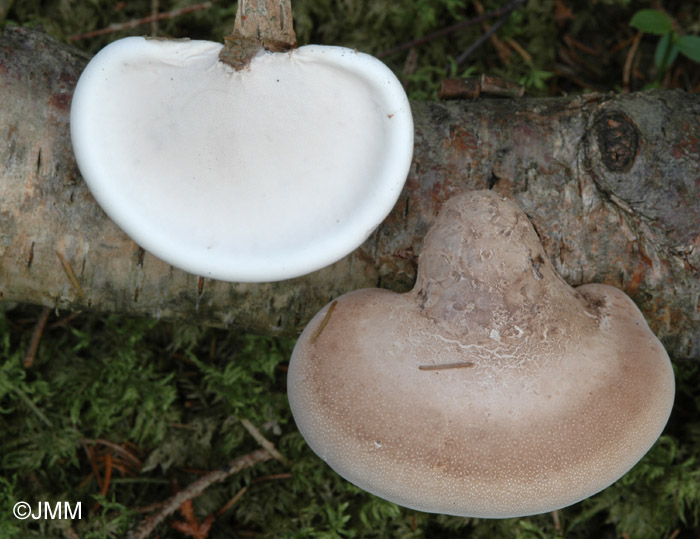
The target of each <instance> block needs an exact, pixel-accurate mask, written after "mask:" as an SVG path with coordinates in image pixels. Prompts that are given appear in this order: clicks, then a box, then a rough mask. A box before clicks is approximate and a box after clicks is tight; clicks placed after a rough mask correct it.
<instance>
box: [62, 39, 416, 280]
mask: <svg viewBox="0 0 700 539" xmlns="http://www.w3.org/2000/svg"><path fill="white" fill-rule="evenodd" d="M221 49H222V45H220V44H218V43H213V42H208V41H168V40H149V39H144V38H140V37H130V38H126V39H122V40H119V41H117V42H115V43H112V44H111V45H109V46H107V47H106V48H104V49H103V50H102V51H100V52H99V53H98V54H97V55H96V56H95V57H94V58H93V59H92V61H91V62H90V63H89V64H88V66H87V67H86V69H85V71H84V72H83V74H82V76H81V77H80V80H79V81H78V84H77V87H76V90H75V94H74V97H73V103H72V109H71V136H72V141H73V148H74V151H75V156H76V159H77V162H78V166H79V167H80V171H81V172H82V174H83V177H84V178H85V181H86V182H87V183H88V185H89V187H90V190H91V191H92V193H93V195H94V196H95V199H96V200H97V202H98V203H99V204H100V205H101V206H102V207H103V209H104V210H105V211H106V213H107V214H108V215H109V216H110V217H111V218H112V219H113V220H114V221H115V222H116V223H117V224H118V225H119V226H120V227H121V228H122V229H123V230H124V231H125V232H126V233H127V234H128V235H129V236H131V237H132V238H133V239H134V240H135V241H136V242H137V243H138V244H140V245H141V247H143V248H145V249H146V250H148V251H149V252H151V253H152V254H154V255H156V256H157V257H159V258H161V259H163V260H165V261H166V262H168V263H170V264H172V265H174V266H177V267H179V268H181V269H184V270H186V271H189V272H191V273H195V274H198V275H201V276H205V277H212V278H216V279H222V280H229V281H251V282H261V281H274V280H280V279H286V278H290V277H295V276H298V275H302V274H305V273H308V272H311V271H314V270H316V269H319V268H321V267H323V266H326V265H328V264H330V263H332V262H335V261H336V260H338V259H340V258H342V257H343V256H345V255H346V254H348V253H349V252H351V251H352V250H354V249H355V248H356V247H357V246H359V245H360V244H361V243H362V242H363V241H364V240H365V239H366V238H367V236H369V234H370V233H371V232H372V230H374V228H375V227H376V226H377V225H378V224H379V223H380V222H381V221H382V220H383V219H384V218H385V217H386V215H387V214H388V213H389V211H390V210H391V208H392V207H393V205H394V203H395V202H396V199H397V198H398V196H399V194H400V192H401V189H402V186H403V184H404V182H405V179H406V175H407V173H408V168H409V166H410V162H411V155H412V152H413V121H412V118H411V111H410V107H409V103H408V99H407V97H406V94H405V93H404V91H403V88H402V86H401V84H400V82H399V81H398V80H397V79H396V77H395V76H394V75H393V74H392V72H391V71H390V70H389V69H388V68H387V67H386V66H385V65H384V64H382V63H381V62H380V61H379V60H377V59H375V58H373V57H371V56H369V55H366V54H362V53H358V52H356V51H353V50H351V49H346V48H342V47H324V46H318V45H309V46H306V47H301V48H299V49H295V50H293V51H291V52H284V53H269V52H265V51H262V50H261V51H260V52H259V53H258V54H257V56H255V57H254V58H253V59H252V61H251V63H250V65H249V66H248V67H247V68H245V69H242V70H240V71H235V70H234V69H233V68H232V67H231V66H229V65H227V64H225V63H223V62H222V61H220V60H219V52H220V51H221Z"/></svg>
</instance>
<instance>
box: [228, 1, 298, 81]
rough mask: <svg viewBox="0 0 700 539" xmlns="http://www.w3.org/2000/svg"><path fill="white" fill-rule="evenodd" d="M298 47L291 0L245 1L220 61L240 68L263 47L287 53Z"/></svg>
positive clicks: (248, 62)
mask: <svg viewBox="0 0 700 539" xmlns="http://www.w3.org/2000/svg"><path fill="white" fill-rule="evenodd" d="M296 46H297V38H296V34H295V33H294V25H293V23H292V4H291V1H290V0H241V1H240V2H238V11H237V12H236V22H235V24H234V26H233V33H232V34H231V35H230V36H226V37H224V48H223V49H221V52H220V53H219V60H221V61H222V62H224V63H225V64H228V65H230V66H231V67H233V68H234V69H235V70H236V71H240V70H242V69H245V68H246V67H248V65H249V64H250V62H251V60H252V59H253V57H255V55H256V54H257V53H258V51H259V50H260V49H261V48H264V49H265V50H267V51H270V52H286V51H288V50H290V49H294V48H296Z"/></svg>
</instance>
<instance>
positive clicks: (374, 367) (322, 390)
mask: <svg viewBox="0 0 700 539" xmlns="http://www.w3.org/2000/svg"><path fill="white" fill-rule="evenodd" d="M288 391H289V402H290V405H291V409H292V412H293V414H294V419H295V420H296V422H297V425H298V427H299V430H300V431H301V433H302V435H303V436H304V438H305V439H306V441H307V442H308V443H309V445H310V446H311V448H312V449H313V450H314V451H315V452H316V453H317V454H318V455H319V456H320V457H321V458H322V459H323V460H325V461H326V462H327V463H328V464H329V465H330V466H331V467H332V468H333V469H334V470H336V471H337V472H338V473H339V474H340V475H341V476H343V477H344V478H346V479H347V480H348V481H350V482H352V483H354V484H356V485H358V486H359V487H361V488H363V489H365V490H367V491H369V492H371V493H373V494H376V495H378V496H381V497H383V498H386V499H388V500H391V501H393V502H396V503H398V504H400V505H404V506H407V507H410V508H413V509H418V510H421V511H427V512H436V513H445V514H451V515H461V516H472V517H484V518H506V517H515V516H524V515H529V514H535V513H542V512H546V511H551V510H554V509H557V508H561V507H564V506H567V505H570V504H573V503H575V502H577V501H579V500H582V499H583V498H586V497H588V496H590V495H592V494H594V493H596V492H598V491H600V490H602V489H604V488H605V487H607V486H608V485H610V484H611V483H613V482H614V481H616V480H617V479H618V478H620V477H621V476H622V475H623V474H625V473H626V472H627V471H628V470H629V469H630V468H631V467H632V466H633V465H634V464H635V463H636V462H637V461H638V460H639V459H640V458H641V457H642V456H643V455H644V454H645V453H646V452H647V451H648V450H649V448H650V447H651V446H652V445H653V443H654V441H655V440H656V439H657V438H658V436H659V435H660V434H661V431H662V430H663V428H664V425H665V424H666V421H667V420H668V417H669V414H670V411H671V406H672V403H673V397H674V380H673V372H672V368H671V364H670V361H669V358H668V355H667V354H666V352H665V350H664V348H663V347H662V345H661V343H660V342H659V341H658V339H657V338H656V337H655V336H654V335H653V333H652V332H651V331H650V329H649V327H648V326H647V324H646V322H645V320H644V318H643V317H642V315H641V313H640V311H639V310H638V309H637V307H636V306H635V305H634V303H633V302H632V301H631V300H630V299H629V298H628V297H627V296H626V295H625V294H623V293H622V292H621V291H619V290H617V289H615V288H613V287H610V286H606V285H599V284H591V285H584V286H579V287H577V288H571V287H570V286H569V285H567V284H566V283H565V282H564V280H563V279H562V278H561V277H560V276H559V275H558V274H557V273H556V272H555V270H554V268H553V267H552V265H551V263H550V262H549V261H548V259H547V257H546V256H545V253H544V250H543V248H542V246H541V245H540V243H539V241H538V238H537V235H536V233H535V231H534V229H533V228H532V226H531V224H530V223H529V222H528V220H527V218H526V216H525V214H524V213H523V212H522V211H521V210H520V209H518V208H517V207H516V206H515V205H514V204H513V203H511V202H509V201H507V200H505V199H503V198H501V197H500V196H499V195H497V194H495V193H493V192H480V191H477V192H471V193H467V194H464V195H461V196H458V197H455V198H453V199H451V200H450V201H448V202H447V203H446V204H445V205H444V207H443V209H442V211H441V212H440V214H439V216H438V217H437V219H436V221H435V224H434V225H433V227H432V229H431V230H430V231H429V233H428V234H427V236H426V238H425V244H424V248H423V252H422V254H421V255H420V259H419V265H418V279H417V282H416V285H415V288H414V289H413V291H411V292H409V293H406V294H396V293H393V292H390V291H386V290H379V289H365V290H358V291H355V292H350V293H349V294H346V295H344V296H341V297H340V298H338V299H337V300H335V301H333V302H332V303H331V304H330V305H328V306H326V307H325V308H324V309H322V310H321V311H320V312H319V313H318V314H317V315H316V316H315V317H314V319H313V320H312V321H311V322H310V323H309V325H308V326H307V327H306V329H305V330H304V332H303V333H302V335H301V337H300V339H299V341H298V343H297V345H296V348H295V349H294V352H293V354H292V358H291V362H290V366H289V378H288Z"/></svg>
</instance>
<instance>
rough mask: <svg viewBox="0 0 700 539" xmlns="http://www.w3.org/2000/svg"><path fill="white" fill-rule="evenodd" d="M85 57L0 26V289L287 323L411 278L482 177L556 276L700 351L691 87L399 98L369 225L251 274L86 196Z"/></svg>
mask: <svg viewBox="0 0 700 539" xmlns="http://www.w3.org/2000/svg"><path fill="white" fill-rule="evenodd" d="M86 61H87V58H86V57H85V56H84V55H82V54H81V53H79V52H77V51H76V50H74V49H71V48H69V47H67V46H65V45H62V44H60V43H58V42H56V41H55V40H53V39H52V38H50V37H48V36H46V35H45V34H42V33H41V32H37V31H34V30H29V29H23V28H13V27H7V28H5V30H4V32H3V34H2V35H1V36H0V140H1V141H2V143H1V144H0V256H1V259H0V299H1V300H4V301H6V302H25V303H33V304H38V305H45V306H50V307H52V308H56V309H61V310H76V309H93V310H99V311H104V312H120V313H128V314H132V315H145V316H151V317H158V318H168V319H184V320H187V321H190V322H193V323H206V324H213V325H218V326H226V327H232V328H240V329H245V330H249V331H253V332H258V333H262V334H274V335H295V334H297V333H298V332H299V331H300V330H301V329H302V328H303V326H304V325H305V323H306V322H307V321H308V320H309V319H310V318H311V316H313V314H315V313H316V311H317V310H318V309H319V308H320V307H321V306H323V305H324V304H325V303H326V302H328V301H329V300H331V299H332V298H334V297H336V296H338V295H340V294H342V293H345V292H348V291H350V290H353V289H356V288H361V287H374V286H379V287H385V288H389V289H392V290H396V291H406V290H408V289H410V288H411V287H412V285H413V281H414V278H415V274H416V259H417V255H418V254H419V253H420V250H421V243H422V238H423V236H424V234H425V232H426V230H427V228H428V227H429V226H430V224H431V222H432V221H433V219H434V217H435V215H436V214H437V212H438V210H439V208H440V206H441V204H442V203H443V202H444V201H445V200H447V199H448V198H449V197H450V196H452V195H454V194H455V193H458V192H460V191H463V190H469V189H495V190H497V191H499V192H500V193H502V194H504V195H506V196H508V197H511V198H512V199H514V200H515V201H516V203H517V204H519V205H520V206H521V207H522V208H523V209H524V210H525V211H526V212H527V214H528V215H529V216H530V218H531V219H532V221H533V223H534V225H535V228H536V229H537V231H538V233H539V235H540V238H541V239H542V241H543V243H544V246H545V249H546V251H547V253H548V255H549V256H550V258H551V259H552V261H553V262H554V264H555V266H556V267H557V269H558V271H559V272H560V273H561V274H562V276H563V277H564V278H565V279H566V280H567V281H568V282H569V283H571V284H572V285H577V284H582V283H590V282H602V283H608V284H612V285H615V286H617V287H619V288H621V289H623V290H624V291H625V292H626V293H627V294H629V295H630V296H631V297H632V298H633V299H634V300H635V302H636V303H637V304H638V305H639V307H640V308H641V309H642V311H643V312H644V314H645V316H646V318H647V320H648V321H649V324H650V325H651V327H652V329H653V330H654V331H655V332H656V333H657V335H658V336H659V337H660V338H661V339H662V341H663V342H664V344H665V346H666V347H667V349H668V351H669V353H670V354H671V355H673V356H675V357H676V358H678V359H697V358H698V357H699V356H700V96H698V95H689V94H686V93H683V92H678V91H655V92H648V93H637V94H627V95H600V94H588V95H584V96H576V97H568V98H551V99H550V98H547V99H532V98H523V99H510V100H508V99H482V100H477V101H450V102H442V103H423V102H414V103H412V109H413V115H414V119H415V129H416V144H415V153H414V159H413V164H412V167H411V171H410V175H409V177H408V180H407V183H406V187H405V189H404V191H403V193H402V194H401V197H400V199H399V201H398V203H397V204H396V206H395V208H394V210H393V211H392V213H391V214H390V215H389V217H388V218H387V219H386V220H385V222H384V223H383V224H382V225H381V226H380V227H379V229H378V230H377V231H375V232H374V233H373V234H372V235H371V237H370V238H369V239H368V240H367V241H366V242H365V243H364V244H363V245H362V246H361V247H360V248H358V249H357V250H356V251H355V252H354V253H352V254H351V255H349V256H348V257H346V258H345V259H343V260H341V261H339V262H337V263H336V264H333V265H332V266H330V267H328V268H325V269H322V270H320V271H318V272H315V273H313V274H311V275H308V276H305V277H301V278H298V279H292V280H289V281H284V282H278V283H265V284H259V285H253V284H240V283H225V282H217V281H212V280H209V279H204V278H201V277H199V276H197V275H190V274H187V273H184V272H182V271H180V270H177V269H174V268H172V267H171V266H169V265H168V264H166V263H164V262H162V261H160V260H158V259H156V258H155V257H153V256H151V255H150V254H149V253H147V252H144V250H143V249H141V248H140V247H139V246H138V245H136V244H134V242H132V241H131V240H130V239H129V238H128V237H127V236H125V235H124V234H123V233H122V232H121V231H120V230H119V229H118V228H117V227H116V226H115V225H114V224H113V223H112V222H111V221H110V220H109V219H108V218H107V217H106V215H105V214H104V213H103V211H102V210H101V209H100V208H99V206H97V204H96V203H95V201H94V200H93V198H92V196H91V195H90V192H89V191H88V189H87V187H86V185H85V183H84V182H83V181H82V179H81V177H80V173H79V171H78V169H77V167H76V164H75V160H74V158H73V153H72V150H71V144H70V136H69V127H68V119H69V110H70V102H71V96H72V92H73V88H74V86H75V83H76V81H77V79H78V77H79V75H80V73H81V70H82V69H83V67H84V65H85V63H86ZM105 129H109V126H105ZM61 259H63V261H64V262H65V263H63V262H62V260H61ZM71 273H72V274H73V275H71Z"/></svg>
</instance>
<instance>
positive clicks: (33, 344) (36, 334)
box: [22, 307, 51, 369]
mask: <svg viewBox="0 0 700 539" xmlns="http://www.w3.org/2000/svg"><path fill="white" fill-rule="evenodd" d="M50 314H51V307H44V308H43V310H42V311H41V315H40V316H39V320H37V322H36V325H35V326H34V331H33V332H32V339H31V341H29V348H28V349H27V354H26V355H25V356H24V361H23V362H22V364H23V365H24V368H25V369H28V368H29V367H31V366H32V365H33V364H34V358H35V357H36V352H37V350H38V349H39V341H40V340H41V335H42V334H43V333H44V328H46V322H47V321H48V320H49V315H50Z"/></svg>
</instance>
